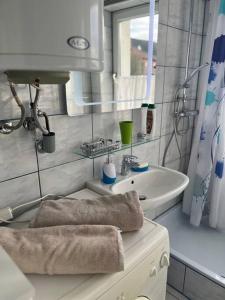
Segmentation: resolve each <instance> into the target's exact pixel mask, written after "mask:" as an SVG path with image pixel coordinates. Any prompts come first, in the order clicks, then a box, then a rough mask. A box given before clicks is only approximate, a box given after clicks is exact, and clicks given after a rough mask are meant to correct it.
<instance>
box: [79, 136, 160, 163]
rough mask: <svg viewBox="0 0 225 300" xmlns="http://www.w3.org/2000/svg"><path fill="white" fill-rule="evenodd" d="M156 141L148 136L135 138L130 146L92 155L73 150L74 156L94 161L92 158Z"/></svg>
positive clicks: (157, 138) (122, 146)
mask: <svg viewBox="0 0 225 300" xmlns="http://www.w3.org/2000/svg"><path fill="white" fill-rule="evenodd" d="M156 140H159V137H148V136H146V137H145V138H136V139H134V140H133V142H132V144H128V145H125V144H122V145H121V147H120V148H119V149H116V150H110V151H104V152H101V153H97V154H93V155H87V154H85V153H83V151H82V150H81V149H80V148H75V149H74V154H77V155H79V156H82V157H85V158H90V159H94V158H97V157H101V156H104V155H107V154H109V153H110V154H111V153H116V152H119V151H123V150H126V149H129V148H131V147H132V148H133V147H137V146H139V145H142V144H146V143H150V142H153V141H156Z"/></svg>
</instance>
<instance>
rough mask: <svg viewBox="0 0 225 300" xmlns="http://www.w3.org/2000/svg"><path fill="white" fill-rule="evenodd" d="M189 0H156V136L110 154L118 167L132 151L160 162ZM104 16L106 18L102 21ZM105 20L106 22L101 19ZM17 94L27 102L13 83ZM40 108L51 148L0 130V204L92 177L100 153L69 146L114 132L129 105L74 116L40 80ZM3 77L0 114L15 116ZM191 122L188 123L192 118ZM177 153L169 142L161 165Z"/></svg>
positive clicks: (198, 23) (196, 40)
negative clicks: (86, 155)
mask: <svg viewBox="0 0 225 300" xmlns="http://www.w3.org/2000/svg"><path fill="white" fill-rule="evenodd" d="M189 5H190V0H160V2H159V11H160V24H159V43H158V69H157V86H156V103H157V132H158V135H159V139H158V140H156V141H153V142H151V143H148V144H144V145H140V146H137V147H135V148H133V149H128V150H126V151H123V152H118V153H117V154H115V155H114V161H115V163H116V165H117V169H118V170H119V169H120V163H121V159H122V155H123V154H124V153H133V154H135V155H137V156H138V157H140V158H142V159H143V160H147V161H149V162H150V163H152V164H161V162H162V156H163V152H164V149H165V146H166V143H167V141H168V139H169V138H170V136H171V132H172V130H173V128H172V116H171V115H172V111H173V100H174V99H173V95H174V91H175V88H176V86H177V84H179V82H180V81H181V80H182V79H183V77H184V66H185V56H186V48H187V37H188V32H187V30H188V16H189ZM204 5H205V1H204V0H195V22H194V34H193V42H192V50H191V67H192V68H194V67H196V66H198V64H199V61H200V54H201V44H202V27H203V26H202V25H203V15H204ZM109 21H110V18H107V22H109ZM107 26H108V27H110V26H109V23H107ZM196 89H197V78H195V79H194V80H193V81H192V88H191V92H190V94H189V96H190V99H189V101H188V106H189V107H190V108H194V107H195V101H196ZM19 95H20V97H21V98H22V100H23V101H24V102H26V106H27V107H28V103H29V99H30V94H29V90H28V87H27V86H20V87H19ZM40 108H41V109H43V110H45V111H46V112H47V113H48V114H49V115H50V124H51V127H52V128H51V129H52V131H55V132H56V152H55V153H54V154H41V153H38V152H37V151H36V148H35V143H34V137H33V136H32V134H31V133H28V132H27V131H25V129H23V128H21V129H19V130H17V131H15V132H13V133H12V134H10V135H0V207H4V206H6V205H12V206H13V205H15V204H18V203H22V202H26V201H27V200H32V199H35V198H38V197H39V196H41V195H44V194H47V193H58V194H67V193H71V192H73V191H75V190H78V189H81V188H82V187H83V186H84V184H85V181H87V180H90V179H91V178H93V176H95V177H98V176H99V174H100V170H101V164H102V162H103V161H104V159H105V158H104V157H103V158H98V159H95V160H93V161H92V160H89V159H83V158H81V157H79V156H78V155H76V154H74V153H73V150H74V148H75V147H77V146H79V145H80V144H81V143H82V142H84V141H90V140H92V139H95V138H96V137H110V138H117V137H118V138H119V126H118V123H119V121H120V120H128V119H129V120H130V119H132V117H133V113H134V111H133V112H132V111H131V110H126V111H121V112H109V113H92V114H88V115H84V116H78V117H68V116H67V115H66V109H65V103H63V102H62V101H61V100H60V97H59V90H58V86H54V85H52V86H43V92H42V97H41V100H40ZM18 115H19V111H18V109H17V107H16V105H14V102H13V99H12V97H11V96H10V93H9V87H8V86H7V84H5V83H1V84H0V119H1V120H4V119H8V118H9V119H11V118H15V119H16V118H18ZM192 124H193V123H192ZM191 136H192V129H190V130H189V132H188V134H187V135H186V136H184V137H183V138H180V139H179V143H180V145H181V148H182V164H183V167H184V169H185V166H186V165H187V163H188V158H189V153H190V146H191ZM178 165H179V155H178V152H177V150H176V149H175V146H174V141H173V144H172V146H171V148H170V150H169V153H168V159H167V166H169V167H171V168H177V167H178Z"/></svg>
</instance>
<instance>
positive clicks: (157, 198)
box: [87, 166, 189, 210]
mask: <svg viewBox="0 0 225 300" xmlns="http://www.w3.org/2000/svg"><path fill="white" fill-rule="evenodd" d="M188 183H189V178H188V177H187V176H186V175H185V174H183V173H181V172H178V171H175V170H172V169H168V168H164V167H155V166H151V167H150V169H149V170H148V171H146V172H143V173H135V172H131V173H130V174H129V175H128V176H126V177H122V176H120V177H119V178H118V180H117V182H116V183H114V184H112V185H106V184H103V183H102V182H101V181H100V180H94V181H91V182H88V184H87V185H88V187H89V188H90V189H92V190H95V191H96V192H98V193H101V194H120V193H121V194H123V193H126V192H128V191H132V190H135V191H137V192H138V194H139V198H140V200H141V205H142V207H143V209H144V210H147V209H150V208H155V207H158V206H159V205H161V204H164V203H165V202H167V201H169V200H171V199H173V198H175V197H177V196H178V195H180V194H181V193H182V192H183V191H184V189H185V188H186V187H187V185H188Z"/></svg>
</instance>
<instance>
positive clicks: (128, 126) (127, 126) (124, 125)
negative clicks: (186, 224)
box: [120, 121, 133, 145]
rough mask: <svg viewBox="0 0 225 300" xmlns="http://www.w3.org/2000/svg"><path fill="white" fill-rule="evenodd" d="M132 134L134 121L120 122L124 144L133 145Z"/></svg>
mask: <svg viewBox="0 0 225 300" xmlns="http://www.w3.org/2000/svg"><path fill="white" fill-rule="evenodd" d="M132 133H133V122H132V121H122V122H120V134H121V140H122V144H125V145H129V144H131V143H132Z"/></svg>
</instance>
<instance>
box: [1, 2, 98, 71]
mask: <svg viewBox="0 0 225 300" xmlns="http://www.w3.org/2000/svg"><path fill="white" fill-rule="evenodd" d="M102 32H103V0H43V1H37V0H17V1H15V0H1V1H0V70H3V71H6V70H8V71H10V70H14V71H15V70H27V71H28V70H30V71H34V70H35V71H36V70H42V71H72V70H80V71H101V70H102V69H103V34H102Z"/></svg>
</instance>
